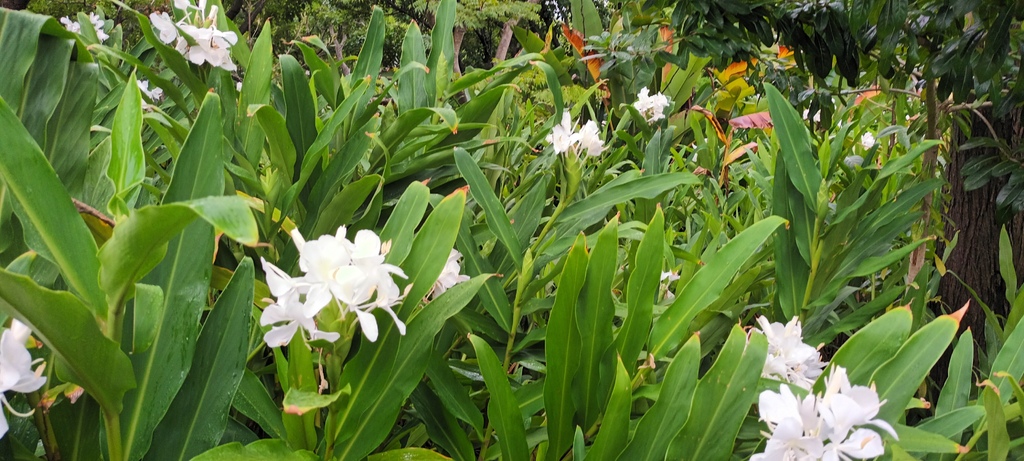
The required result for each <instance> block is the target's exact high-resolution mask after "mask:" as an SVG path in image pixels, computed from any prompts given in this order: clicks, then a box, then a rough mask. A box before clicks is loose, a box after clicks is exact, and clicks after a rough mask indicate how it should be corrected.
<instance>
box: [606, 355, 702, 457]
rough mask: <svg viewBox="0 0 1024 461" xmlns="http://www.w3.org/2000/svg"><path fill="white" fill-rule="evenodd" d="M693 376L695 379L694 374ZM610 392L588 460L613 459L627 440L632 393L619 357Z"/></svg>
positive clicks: (627, 376) (630, 384) (626, 373)
mask: <svg viewBox="0 0 1024 461" xmlns="http://www.w3.org/2000/svg"><path fill="white" fill-rule="evenodd" d="M680 368H682V367H680ZM694 378H695V379H694V381H696V376H694ZM611 394H612V395H611V398H610V399H609V400H608V407H607V409H605V413H604V416H603V417H602V418H601V430H600V431H598V433H597V437H596V438H595V439H594V445H593V446H592V447H590V452H589V453H587V458H588V459H590V461H605V460H609V461H610V460H614V459H615V458H617V457H618V455H619V453H621V452H622V450H623V449H624V447H625V446H626V442H627V441H628V437H629V412H630V408H631V407H632V406H633V393H632V383H631V382H630V379H629V372H628V371H626V367H625V366H623V364H622V359H621V358H620V359H618V360H617V361H616V366H615V382H614V384H613V385H612V393H611Z"/></svg>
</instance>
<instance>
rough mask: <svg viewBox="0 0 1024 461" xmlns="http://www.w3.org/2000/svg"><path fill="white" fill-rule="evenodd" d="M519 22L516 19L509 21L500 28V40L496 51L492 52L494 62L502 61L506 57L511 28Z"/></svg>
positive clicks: (510, 38) (510, 40)
mask: <svg viewBox="0 0 1024 461" xmlns="http://www.w3.org/2000/svg"><path fill="white" fill-rule="evenodd" d="M517 22H519V21H518V20H516V19H509V20H508V21H506V22H505V26H504V27H502V28H501V39H500V40H498V50H497V51H495V52H494V60H495V61H504V60H505V56H507V55H508V46H509V45H511V44H512V27H514V26H515V25H516V23H517Z"/></svg>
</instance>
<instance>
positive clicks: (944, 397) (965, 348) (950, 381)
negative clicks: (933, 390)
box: [935, 330, 974, 417]
mask: <svg viewBox="0 0 1024 461" xmlns="http://www.w3.org/2000/svg"><path fill="white" fill-rule="evenodd" d="M973 367H974V336H973V335H972V334H971V331H970V330H967V331H965V332H963V334H961V335H960V339H958V340H957V342H956V347H954V348H953V354H952V355H951V356H950V358H949V368H948V372H947V374H946V383H945V384H943V386H942V390H941V391H939V400H938V402H936V403H935V416H936V417H938V416H942V415H944V414H947V413H950V412H952V411H953V410H955V409H957V408H963V407H965V406H967V400H968V399H969V398H970V396H971V388H972V387H974V379H973V377H974V375H973V373H972V368H973Z"/></svg>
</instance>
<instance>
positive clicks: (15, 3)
mask: <svg viewBox="0 0 1024 461" xmlns="http://www.w3.org/2000/svg"><path fill="white" fill-rule="evenodd" d="M28 2H29V0H0V8H7V9H10V10H24V9H25V8H28Z"/></svg>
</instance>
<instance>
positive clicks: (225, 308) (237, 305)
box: [150, 258, 255, 460]
mask: <svg viewBox="0 0 1024 461" xmlns="http://www.w3.org/2000/svg"><path fill="white" fill-rule="evenodd" d="M254 274H255V272H254V269H253V264H252V259H249V258H245V259H243V260H242V262H241V263H240V264H239V265H238V268H236V269H235V273H234V275H232V276H231V281H230V282H228V286H227V287H226V288H225V289H224V291H223V292H222V293H221V295H220V298H218V299H217V303H216V304H215V305H214V306H213V311H211V312H210V316H209V317H207V319H206V323H205V324H204V325H203V330H202V332H201V333H200V334H199V341H198V343H197V344H196V354H195V357H194V358H193V360H192V367H191V368H190V369H189V372H188V377H187V378H185V382H184V384H183V385H182V389H181V391H180V392H178V395H177V396H176V397H175V398H174V401H173V402H172V403H171V406H170V408H168V410H167V415H165V416H164V418H163V421H161V422H160V425H158V426H157V429H156V431H157V432H158V433H159V434H160V436H159V437H156V438H155V439H154V440H153V446H152V448H150V453H151V454H152V455H151V456H152V457H154V458H159V459H161V460H164V459H177V460H188V459H192V457H194V456H196V455H198V454H200V453H202V452H204V451H206V450H208V449H210V448H213V447H214V446H216V445H217V444H218V442H220V439H221V436H222V435H224V430H225V429H226V428H227V424H228V411H229V410H230V409H231V401H232V400H233V399H234V397H235V391H236V390H237V389H238V383H239V382H240V381H241V380H242V374H243V372H244V371H245V361H246V353H247V352H248V345H249V341H248V340H249V338H248V334H249V319H250V317H251V315H250V312H251V309H250V308H251V306H252V298H253V286H254V284H255V281H254V278H253V277H254Z"/></svg>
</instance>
